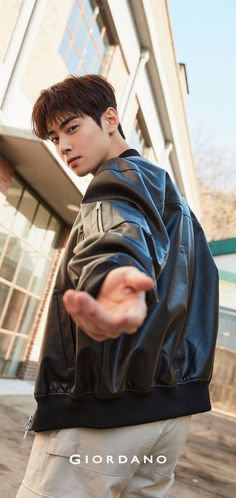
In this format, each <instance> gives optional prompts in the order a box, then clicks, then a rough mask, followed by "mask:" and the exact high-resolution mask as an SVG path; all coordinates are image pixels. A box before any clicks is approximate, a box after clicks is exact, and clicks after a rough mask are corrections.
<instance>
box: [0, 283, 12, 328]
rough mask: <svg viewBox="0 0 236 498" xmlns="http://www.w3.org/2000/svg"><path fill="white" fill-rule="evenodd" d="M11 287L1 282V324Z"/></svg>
mask: <svg viewBox="0 0 236 498" xmlns="http://www.w3.org/2000/svg"><path fill="white" fill-rule="evenodd" d="M9 290H10V287H8V285H5V284H3V283H2V282H0V322H1V315H2V311H3V308H4V305H5V302H6V299H7V296H8V293H9Z"/></svg>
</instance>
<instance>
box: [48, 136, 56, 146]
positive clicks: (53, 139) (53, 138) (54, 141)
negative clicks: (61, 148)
mask: <svg viewBox="0 0 236 498" xmlns="http://www.w3.org/2000/svg"><path fill="white" fill-rule="evenodd" d="M50 140H51V142H52V143H53V144H54V145H57V144H58V137H52V138H50Z"/></svg>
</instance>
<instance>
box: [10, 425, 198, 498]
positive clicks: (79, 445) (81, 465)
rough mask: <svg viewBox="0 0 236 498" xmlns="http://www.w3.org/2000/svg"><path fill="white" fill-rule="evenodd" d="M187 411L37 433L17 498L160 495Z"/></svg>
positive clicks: (183, 435) (169, 479)
mask: <svg viewBox="0 0 236 498" xmlns="http://www.w3.org/2000/svg"><path fill="white" fill-rule="evenodd" d="M190 421H191V416H186V417H179V418H175V419H169V420H162V421H158V422H152V423H147V424H141V425H134V426H127V427H119V428H115V429H84V428H72V429H62V430H55V431H46V432H41V433H37V434H36V436H35V439H34V443H33V447H32V451H31V455H30V459H29V463H28V467H27V469H26V474H25V477H24V480H23V482H22V484H21V487H20V489H19V491H18V493H17V496H16V498H36V497H39V496H41V497H43V498H118V497H119V498H128V497H129V498H139V497H145V498H164V497H167V496H168V493H169V491H170V489H171V487H172V485H173V483H174V469H175V466H176V461H177V458H178V455H179V453H180V450H181V448H182V445H183V443H184V442H185V441H186V439H187V434H188V429H189V424H190Z"/></svg>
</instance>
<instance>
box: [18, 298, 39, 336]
mask: <svg viewBox="0 0 236 498" xmlns="http://www.w3.org/2000/svg"><path fill="white" fill-rule="evenodd" d="M38 306H39V299H36V298H34V297H30V298H28V300H27V304H26V307H25V310H24V314H23V316H22V318H21V322H20V325H19V330H18V332H20V333H21V334H24V335H29V334H30V332H31V330H32V326H33V324H34V321H35V318H36V314H37V309H38Z"/></svg>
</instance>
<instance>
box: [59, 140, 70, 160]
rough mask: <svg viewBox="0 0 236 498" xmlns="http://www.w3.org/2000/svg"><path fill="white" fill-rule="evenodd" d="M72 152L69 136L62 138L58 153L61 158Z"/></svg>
mask: <svg viewBox="0 0 236 498" xmlns="http://www.w3.org/2000/svg"><path fill="white" fill-rule="evenodd" d="M71 150H72V146H71V144H70V140H69V137H68V136H62V137H60V138H59V143H58V152H59V154H60V156H66V155H67V153H68V152H70V151H71Z"/></svg>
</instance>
